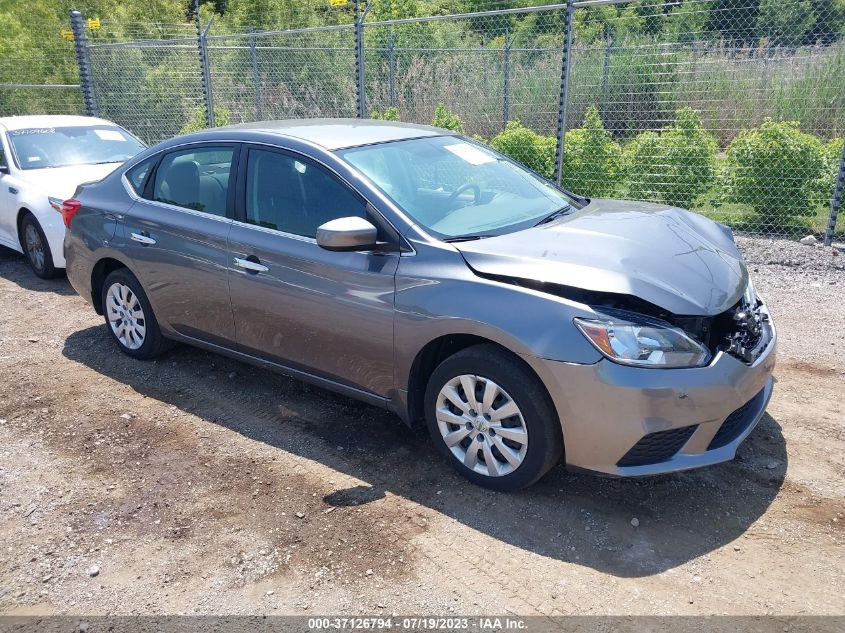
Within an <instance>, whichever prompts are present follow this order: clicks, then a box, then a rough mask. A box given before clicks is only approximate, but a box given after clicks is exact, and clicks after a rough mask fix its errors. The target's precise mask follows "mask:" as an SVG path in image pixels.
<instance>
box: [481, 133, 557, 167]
mask: <svg viewBox="0 0 845 633" xmlns="http://www.w3.org/2000/svg"><path fill="white" fill-rule="evenodd" d="M490 146H491V147H492V148H493V149H495V150H497V151H499V152H502V154H505V155H506V156H510V157H511V158H513V159H514V160H515V161H517V162H519V163H522V164H523V165H525V166H526V167H528V168H529V169H533V170H534V171H536V172H537V173H538V174H540V175H542V176H545V177H546V178H551V177H552V176H553V175H554V170H555V139H554V138H552V137H550V136H542V135H540V134H537V133H536V132H535V131H534V130H530V129H528V128H527V127H525V126H524V125H522V124H521V123H520V122H519V121H508V124H507V125H506V126H505V131H504V132H502V133H501V134H498V135H497V136H494V137H493V138H492V139H491V140H490Z"/></svg>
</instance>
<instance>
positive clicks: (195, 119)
mask: <svg viewBox="0 0 845 633" xmlns="http://www.w3.org/2000/svg"><path fill="white" fill-rule="evenodd" d="M230 119H231V113H230V112H229V111H228V110H227V109H226V108H219V107H217V106H214V125H216V126H217V127H220V126H222V125H229V121H230ZM207 127H208V125H207V124H206V122H205V106H199V107H196V108H194V110H193V112H191V118H190V120H189V121H188V122H187V123H186V124H185V125H184V126H183V127H182V129H181V130H179V134H190V133H191V132H199V131H200V130H204V129H205V128H207Z"/></svg>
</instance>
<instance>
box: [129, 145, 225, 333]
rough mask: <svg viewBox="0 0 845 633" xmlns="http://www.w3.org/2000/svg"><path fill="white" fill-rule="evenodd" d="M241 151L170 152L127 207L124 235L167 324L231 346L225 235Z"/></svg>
mask: <svg viewBox="0 0 845 633" xmlns="http://www.w3.org/2000/svg"><path fill="white" fill-rule="evenodd" d="M238 151H239V148H238V146H236V145H226V144H224V145H220V144H213V145H210V144H202V145H192V146H189V147H188V148H181V149H177V150H174V151H171V152H168V153H166V154H165V155H164V156H163V157H162V159H161V161H160V162H159V163H158V166H157V167H156V168H155V169H154V172H153V173H152V174H151V176H150V177H149V178H147V181H146V183H145V184H144V185H143V193H142V196H141V199H140V200H138V201H136V202H135V204H134V205H133V206H132V208H131V209H130V210H129V212H128V213H127V214H126V218H125V220H124V222H123V233H122V238H121V239H122V241H123V250H124V251H125V252H126V253H127V254H128V255H129V256H130V257H131V258H132V260H133V262H134V264H135V270H136V272H137V273H138V275H139V277H140V281H141V283H142V285H143V286H144V290H145V291H146V292H147V295H148V296H149V298H150V302H151V303H152V305H153V309H154V310H155V313H156V317H157V318H158V320H159V321H160V322H161V323H162V324H163V325H164V326H165V327H169V328H172V329H173V330H175V331H176V332H178V333H180V334H183V335H185V336H190V337H192V338H195V339H198V340H202V341H206V342H209V343H213V344H218V345H222V346H225V347H232V348H234V346H235V325H234V320H233V318H232V307H231V303H230V301H229V285H228V279H227V276H228V264H229V251H228V244H227V239H228V237H229V231H230V229H231V227H232V219H231V218H232V211H233V206H234V184H233V181H234V178H235V173H236V171H237V170H236V168H235V167H236V162H237V155H238Z"/></svg>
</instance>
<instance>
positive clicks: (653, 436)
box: [616, 425, 698, 466]
mask: <svg viewBox="0 0 845 633" xmlns="http://www.w3.org/2000/svg"><path fill="white" fill-rule="evenodd" d="M697 428H698V426H697V425H693V426H684V427H681V428H679V429H669V430H667V431H657V432H656V433H649V434H648V435H646V436H644V437H643V438H642V439H640V441H639V442H637V443H636V444H634V446H632V447H631V450H629V451H628V452H627V453H625V455H624V456H623V457H622V459H620V460H619V461H618V462H616V465H617V466H646V465H648V464H659V463H660V462H665V461H666V460H668V459H671V458H672V457H673V456H674V455H675V453H677V452H678V451H679V450H681V448H682V447H683V445H684V444H686V443H687V440H689V438H690V437H692V434H693V433H695V430H696V429H697Z"/></svg>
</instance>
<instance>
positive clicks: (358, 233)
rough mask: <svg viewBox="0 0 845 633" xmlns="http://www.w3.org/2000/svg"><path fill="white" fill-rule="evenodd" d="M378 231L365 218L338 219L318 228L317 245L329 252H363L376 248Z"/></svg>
mask: <svg viewBox="0 0 845 633" xmlns="http://www.w3.org/2000/svg"><path fill="white" fill-rule="evenodd" d="M377 238H378V229H376V227H374V226H373V225H372V223H371V222H369V221H368V220H365V219H364V218H359V217H355V216H351V217H348V218H337V219H336V220H331V221H329V222H326V223H325V224H322V225H320V226H319V227H317V245H318V246H320V247H322V248H325V249H326V250H327V251H361V250H367V249H371V248H375V246H376V241H377Z"/></svg>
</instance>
